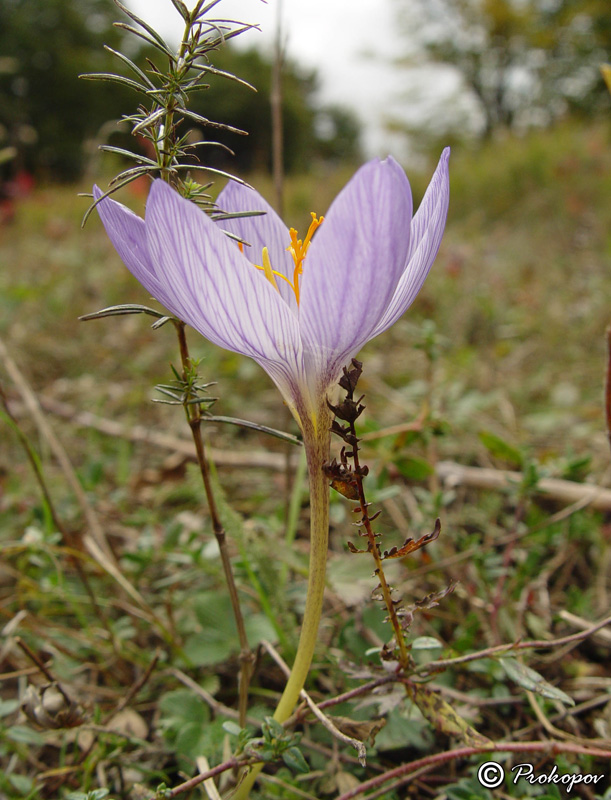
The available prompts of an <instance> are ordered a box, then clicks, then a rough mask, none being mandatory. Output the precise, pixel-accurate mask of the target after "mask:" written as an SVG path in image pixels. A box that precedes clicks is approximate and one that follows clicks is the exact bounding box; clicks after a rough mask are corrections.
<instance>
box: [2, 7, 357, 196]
mask: <svg viewBox="0 0 611 800" xmlns="http://www.w3.org/2000/svg"><path fill="white" fill-rule="evenodd" d="M168 10H169V11H170V12H171V11H173V10H174V9H173V8H171V2H170V0H168ZM121 16H122V15H121V14H120V12H119V11H118V9H117V7H116V6H115V5H114V3H113V2H112V0H44V2H40V0H0V54H1V57H0V148H6V147H11V148H16V151H17V157H16V158H15V159H14V160H13V161H12V162H11V163H10V165H9V166H8V167H4V169H5V170H7V169H8V170H11V171H12V170H18V169H23V168H25V169H27V170H28V171H31V172H34V173H38V174H44V175H45V176H47V177H51V178H59V179H62V180H72V179H75V178H76V177H77V176H78V175H79V174H81V172H82V169H83V166H84V163H85V158H86V155H85V151H84V147H83V144H84V142H85V141H86V140H89V139H92V138H96V139H98V140H100V142H103V141H105V140H106V139H108V137H109V136H111V135H112V137H113V144H119V145H121V144H122V143H121V142H120V141H117V133H116V131H117V128H116V127H115V126H114V125H113V124H112V123H111V124H105V123H108V121H109V120H119V119H120V118H121V117H122V115H124V114H129V113H131V112H132V111H133V109H134V106H135V105H136V104H137V103H138V102H139V98H138V97H136V96H135V95H133V94H132V93H130V91H129V90H127V89H125V88H124V87H122V86H118V85H117V84H110V83H104V82H98V83H96V84H92V83H90V82H88V81H83V80H79V78H78V75H79V74H82V73H91V72H118V73H121V74H126V73H127V68H126V67H125V66H124V65H123V64H122V63H121V62H120V61H119V60H118V59H117V58H116V57H115V56H113V55H112V54H110V53H109V52H108V51H106V50H104V45H105V44H106V45H108V46H110V47H112V48H113V49H116V50H121V49H125V47H126V46H127V47H129V45H131V50H129V51H128V52H129V55H130V57H131V58H133V59H135V61H136V62H137V63H139V64H140V65H141V66H142V67H143V68H145V69H146V68H147V67H146V62H145V57H146V56H147V55H149V56H150V57H151V58H152V59H153V61H154V62H155V63H159V62H162V60H163V59H162V58H160V57H159V53H158V52H157V51H154V52H148V53H147V51H146V50H145V48H140V50H138V45H139V42H138V40H136V39H134V37H129V38H128V39H126V38H125V34H124V33H122V32H120V31H119V30H118V29H117V28H114V27H113V25H112V23H113V22H114V21H115V20H116V19H117V17H121ZM124 19H126V18H124ZM128 42H129V44H127V43H128ZM214 66H215V67H217V68H220V69H224V70H227V71H229V72H231V73H233V74H235V75H238V76H240V77H243V78H244V79H246V80H247V81H249V82H250V83H251V84H253V85H254V86H256V87H257V90H258V92H256V93H255V92H253V91H251V90H249V89H247V88H246V87H244V86H242V85H240V84H239V83H232V82H228V81H227V80H225V79H224V78H216V77H214V76H212V77H211V81H210V88H209V89H208V90H206V91H204V92H200V93H197V94H195V95H193V110H194V111H197V112H199V113H201V114H202V115H203V116H205V117H207V118H209V119H212V120H218V121H220V122H223V123H225V124H228V125H232V126H234V127H237V128H240V129H242V130H244V131H246V132H247V133H248V134H249V135H248V136H237V135H235V134H234V135H232V134H228V133H225V132H220V131H219V132H217V131H214V133H218V134H219V135H218V136H214V135H212V134H210V132H209V131H208V130H206V131H203V132H200V133H203V138H213V139H216V140H218V141H220V142H222V143H224V144H226V145H227V146H229V147H230V148H232V149H234V150H235V152H236V157H237V164H236V161H234V160H232V161H231V162H228V161H227V160H226V159H227V158H228V156H227V154H226V153H225V154H224V153H223V151H222V150H220V149H215V148H206V152H205V153H203V152H202V153H201V154H200V155H201V160H202V162H203V163H206V164H209V165H211V166H226V165H227V164H228V163H230V164H231V168H232V169H235V167H236V166H237V168H238V169H241V170H243V171H247V170H250V169H252V168H254V167H259V168H264V169H265V168H268V166H269V161H270V158H271V155H270V153H271V145H270V142H271V120H270V84H271V65H270V63H269V61H267V60H266V59H265V58H264V57H263V56H262V55H261V54H260V53H258V52H257V51H255V50H247V51H244V50H238V49H235V48H233V47H229V46H225V47H223V48H221V49H220V50H219V51H218V53H217V54H216V57H215V58H214ZM159 67H160V68H161V69H163V64H162V63H159ZM283 83H284V86H283V91H284V104H283V123H284V137H285V143H286V147H285V161H286V165H285V166H286V169H287V170H289V171H295V170H301V169H305V168H306V167H307V166H308V164H309V162H310V161H311V160H312V159H315V158H317V157H322V158H331V157H333V158H339V157H341V158H345V159H353V160H354V159H357V158H358V157H359V146H358V133H359V131H358V124H357V123H356V121H355V119H354V118H353V117H351V115H350V113H349V112H347V111H338V110H337V109H335V110H333V109H331V110H329V109H327V110H325V109H318V108H317V107H316V101H315V89H316V78H315V74H314V73H313V72H309V73H308V72H303V71H302V70H300V69H299V68H298V67H297V66H295V65H293V64H291V63H287V64H286V65H285V70H284V74H283ZM323 119H327V120H328V121H327V122H326V123H325V124H324V125H321V123H320V120H323ZM118 135H119V136H121V134H118ZM200 138H202V137H200Z"/></svg>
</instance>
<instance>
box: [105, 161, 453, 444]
mask: <svg viewBox="0 0 611 800" xmlns="http://www.w3.org/2000/svg"><path fill="white" fill-rule="evenodd" d="M448 158H449V150H448V149H446V150H444V152H443V154H442V156H441V159H440V162H439V165H438V167H437V170H436V172H435V174H434V176H433V179H432V181H431V183H430V185H429V187H428V190H427V192H426V194H425V196H424V199H423V201H422V204H421V205H420V208H419V209H418V211H417V212H416V214H415V215H414V216H413V218H412V196H411V191H410V186H409V182H408V180H407V178H406V177H405V173H404V171H403V169H402V168H401V167H400V166H399V165H398V164H397V162H396V161H395V160H394V159H393V158H387V159H386V160H384V161H380V160H374V161H370V162H369V163H367V164H365V165H364V166H363V167H361V169H359V170H358V171H357V172H356V174H355V175H354V177H353V178H352V179H351V180H350V182H349V183H348V184H347V185H346V187H345V188H344V189H343V190H342V192H340V194H339V195H338V196H337V198H336V199H335V201H334V202H333V204H332V205H331V207H330V209H329V212H328V214H327V215H326V218H325V219H324V222H322V224H320V222H321V220H320V219H318V218H316V217H315V215H312V217H313V220H312V225H311V226H310V231H309V232H308V235H307V236H306V237H304V239H303V240H301V239H298V238H297V234H296V232H295V231H294V230H292V229H291V230H290V231H289V230H288V229H287V227H286V226H285V225H284V223H283V222H282V221H281V219H280V218H279V217H278V215H277V214H276V213H275V211H274V210H273V209H272V208H271V207H270V205H269V204H268V203H267V202H266V201H265V200H264V199H263V197H261V195H259V194H258V193H257V192H256V191H254V190H253V189H250V188H247V187H245V186H243V185H240V184H238V183H235V182H229V184H228V185H227V186H226V188H225V189H224V190H223V191H222V192H221V194H220V196H219V198H218V201H217V203H218V206H219V207H220V208H221V209H223V210H224V211H226V212H229V213H233V212H245V211H246V212H247V211H254V210H257V211H265V212H266V213H265V215H263V216H251V217H240V218H235V219H230V220H225V221H223V222H219V223H215V222H213V221H212V220H211V219H210V218H209V217H208V216H207V215H206V214H205V213H203V212H202V211H201V210H200V209H199V208H198V207H197V206H196V205H195V204H193V203H191V202H189V201H188V200H185V199H184V198H182V197H181V196H180V195H179V194H178V193H177V192H176V191H174V190H173V189H172V188H171V187H170V186H169V185H168V184H167V183H165V182H163V181H161V180H156V181H154V182H153V185H152V187H151V191H150V194H149V198H148V201H147V205H146V217H145V219H144V220H142V219H140V218H139V217H138V216H136V215H135V214H133V213H132V212H131V211H129V210H128V209H127V208H125V207H124V206H123V205H121V204H119V203H117V202H115V201H113V200H110V199H108V198H106V199H104V200H101V201H100V202H99V203H98V205H97V209H98V212H99V214H100V217H101V218H102V222H103V223H104V226H105V228H106V231H107V233H108V235H109V237H110V239H111V241H112V243H113V244H114V246H115V248H116V250H117V252H118V253H119V255H120V256H121V258H122V259H123V261H124V262H125V264H126V265H127V267H128V268H129V269H130V270H131V272H132V273H133V274H134V276H135V277H136V278H137V279H138V280H139V281H140V283H142V285H143V286H144V287H145V288H146V289H147V290H148V291H149V292H150V293H151V294H152V295H153V296H154V297H155V298H156V299H157V300H159V301H160V302H161V303H162V304H163V305H164V306H166V307H167V308H168V309H169V310H170V311H171V312H172V314H174V315H175V316H176V317H178V318H179V319H181V320H183V321H184V322H187V323H188V324H189V325H191V326H192V327H193V328H195V329H196V330H198V331H199V332H200V333H201V334H203V336H205V337H206V338H207V339H209V340H210V341H212V342H214V343H215V344H217V345H219V346H221V347H224V348H226V349H228V350H232V351H234V352H236V353H241V354H243V355H246V356H250V357H251V358H253V359H254V360H255V361H257V362H258V363H259V364H260V365H261V366H262V367H263V368H264V369H265V370H266V371H267V372H268V373H269V375H270V376H271V378H272V379H273V380H274V382H275V383H276V384H277V386H278V388H279V389H280V391H281V392H282V395H283V396H284V399H285V401H286V402H287V404H288V405H289V407H290V409H291V411H292V412H293V414H294V415H295V417H296V419H297V421H298V422H299V423H300V425H301V427H302V429H303V428H304V426H307V425H309V424H311V423H312V422H313V423H314V424H315V420H316V418H317V414H318V412H319V410H320V408H321V401H322V404H323V405H324V398H325V396H326V393H327V391H328V390H329V388H330V387H331V386H333V385H334V384H335V383H336V381H337V380H338V378H339V376H340V374H341V370H342V367H343V366H344V365H345V364H347V363H349V362H350V359H351V358H352V357H353V356H354V355H356V353H357V352H358V350H359V349H360V348H361V347H362V346H363V345H364V344H365V343H366V342H368V341H369V340H370V339H373V338H374V337H375V336H377V335H378V334H380V333H382V332H383V331H385V330H386V329H387V328H388V327H390V326H391V325H392V324H393V323H394V322H395V321H396V320H397V319H399V317H401V315H402V314H403V313H404V312H405V310H406V309H407V308H408V306H410V305H411V303H412V302H413V300H414V298H415V297H416V295H417V294H418V292H419V290H420V288H421V286H422V284H423V282H424V280H425V278H426V276H427V274H428V272H429V269H430V267H431V264H432V263H433V260H434V258H435V256H436V254H437V250H438V248H439V244H440V241H441V237H442V233H443V229H444V226H445V220H446V213H447V208H448V196H449V189H448ZM94 195H95V197H96V198H98V197H100V195H101V192H100V191H99V189H98V188H97V187H95V189H94ZM319 225H320V227H319V229H318V230H317V231H316V232H315V234H314V231H315V230H316V228H317V227H318V226H319ZM223 229H225V230H227V231H229V232H230V233H232V234H234V235H236V236H237V237H238V238H240V239H242V240H243V241H244V242H247V243H248V245H246V246H239V245H238V243H237V242H236V241H232V240H231V239H230V238H229V237H228V236H227V235H226V234H225V233H224V232H223Z"/></svg>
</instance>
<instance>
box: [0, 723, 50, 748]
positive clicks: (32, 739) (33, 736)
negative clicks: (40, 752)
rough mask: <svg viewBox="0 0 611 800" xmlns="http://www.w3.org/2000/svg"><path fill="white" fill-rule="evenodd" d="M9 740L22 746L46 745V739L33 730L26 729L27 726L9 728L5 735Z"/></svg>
mask: <svg viewBox="0 0 611 800" xmlns="http://www.w3.org/2000/svg"><path fill="white" fill-rule="evenodd" d="M5 736H6V738H7V739H10V740H11V741H12V742H19V743H21V744H31V745H35V746H37V747H40V746H41V745H43V744H44V743H45V737H44V736H43V735H42V734H40V733H38V731H35V730H33V729H32V728H26V726H25V725H13V727H12V728H8V730H7V731H6V733H5Z"/></svg>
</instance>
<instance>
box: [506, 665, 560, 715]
mask: <svg viewBox="0 0 611 800" xmlns="http://www.w3.org/2000/svg"><path fill="white" fill-rule="evenodd" d="M499 663H500V664H501V666H502V667H503V669H504V670H505V672H506V674H507V677H508V678H511V680H512V681H514V682H515V683H517V684H518V686H521V687H522V688H523V689H527V690H528V691H529V692H535V693H536V694H540V695H541V696H542V697H547V698H548V700H558V701H559V702H560V703H564V704H565V705H567V706H574V705H575V701H574V700H573V698H572V697H569V696H568V694H565V693H564V692H563V691H562V690H561V689H558V688H557V687H556V686H552V684H551V683H548V682H547V681H546V680H545V678H544V677H543V676H542V675H539V673H538V672H536V671H535V670H534V669H531V668H530V667H527V666H526V664H522V662H521V661H516V659H515V658H499Z"/></svg>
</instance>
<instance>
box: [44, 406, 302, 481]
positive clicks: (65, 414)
mask: <svg viewBox="0 0 611 800" xmlns="http://www.w3.org/2000/svg"><path fill="white" fill-rule="evenodd" d="M38 400H39V403H40V405H41V406H42V407H43V408H44V409H45V411H47V412H48V413H50V414H54V415H55V416H57V417H62V418H63V419H67V420H70V422H72V423H74V424H75V425H79V426H81V427H83V428H93V429H94V430H96V431H99V432H100V433H104V434H106V435H107V436H114V437H116V438H118V439H126V440H127V441H130V442H144V443H146V444H152V445H155V446H156V447H161V448H163V449H165V450H171V451H172V452H174V453H180V455H184V456H186V457H187V458H190V459H193V460H195V449H194V447H193V440H192V439H186V438H183V437H181V436H171V435H170V434H167V433H159V432H158V431H154V430H151V429H150V428H147V427H145V426H144V425H124V424H123V423H122V422H117V421H116V420H114V419H106V418H105V417H100V416H98V415H97V414H93V413H91V411H79V410H78V409H76V408H75V407H74V406H72V405H69V404H68V403H62V402H61V401H59V400H54V399H52V398H50V397H44V396H40V397H39V398H38ZM207 451H208V453H209V455H210V458H211V459H212V461H214V463H215V464H216V465H217V466H219V467H251V468H259V469H271V470H284V469H286V456H285V455H284V454H283V453H272V452H266V451H264V450H248V451H246V452H240V451H239V450H218V449H215V448H213V447H209V448H207ZM296 455H298V454H296ZM295 463H296V459H295Z"/></svg>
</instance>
